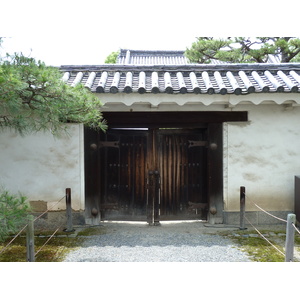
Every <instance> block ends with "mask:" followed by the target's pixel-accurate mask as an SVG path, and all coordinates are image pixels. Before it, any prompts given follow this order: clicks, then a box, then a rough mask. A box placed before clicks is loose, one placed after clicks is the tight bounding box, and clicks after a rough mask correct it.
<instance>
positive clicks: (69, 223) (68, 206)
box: [65, 188, 74, 232]
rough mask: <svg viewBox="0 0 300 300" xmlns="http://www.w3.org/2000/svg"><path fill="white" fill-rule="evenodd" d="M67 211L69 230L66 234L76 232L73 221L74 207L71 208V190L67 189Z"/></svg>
mask: <svg viewBox="0 0 300 300" xmlns="http://www.w3.org/2000/svg"><path fill="white" fill-rule="evenodd" d="M66 211H67V229H65V231H66V232H70V231H74V229H73V220H72V206H71V189H70V188H66Z"/></svg>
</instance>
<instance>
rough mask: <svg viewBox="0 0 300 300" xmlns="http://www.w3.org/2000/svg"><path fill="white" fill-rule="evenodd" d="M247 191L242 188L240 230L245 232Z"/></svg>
mask: <svg viewBox="0 0 300 300" xmlns="http://www.w3.org/2000/svg"><path fill="white" fill-rule="evenodd" d="M245 207H246V189H245V187H244V186H241V187H240V230H245V229H247V228H245Z"/></svg>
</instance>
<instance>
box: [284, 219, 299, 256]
mask: <svg viewBox="0 0 300 300" xmlns="http://www.w3.org/2000/svg"><path fill="white" fill-rule="evenodd" d="M293 224H296V215H295V214H288V217H287V223H286V240H285V261H286V262H291V261H293V259H294V242H295V227H294V226H293Z"/></svg>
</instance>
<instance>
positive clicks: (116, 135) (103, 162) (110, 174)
mask: <svg viewBox="0 0 300 300" xmlns="http://www.w3.org/2000/svg"><path fill="white" fill-rule="evenodd" d="M147 136H148V132H147V131H144V130H130V131H128V130H110V131H109V132H107V133H106V134H103V135H102V137H103V138H102V141H101V142H100V172H101V183H100V185H101V187H100V210H101V217H102V218H103V219H113V220H118V219H121V220H145V218H146V217H145V216H146V187H145V181H146V178H145V174H146V171H145V168H146V154H147Z"/></svg>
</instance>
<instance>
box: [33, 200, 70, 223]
mask: <svg viewBox="0 0 300 300" xmlns="http://www.w3.org/2000/svg"><path fill="white" fill-rule="evenodd" d="M65 197H66V196H63V197H62V198H61V199H59V200H58V201H57V202H56V203H55V204H54V205H53V206H51V207H50V208H48V209H47V210H46V211H44V212H43V213H42V214H40V215H39V216H37V217H36V218H35V219H34V220H33V222H35V221H36V220H38V219H39V218H41V217H42V216H43V215H44V214H46V213H47V212H48V211H49V210H51V209H52V208H53V207H54V206H55V205H57V204H58V203H59V202H60V201H61V200H63V199H64V198H65Z"/></svg>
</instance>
